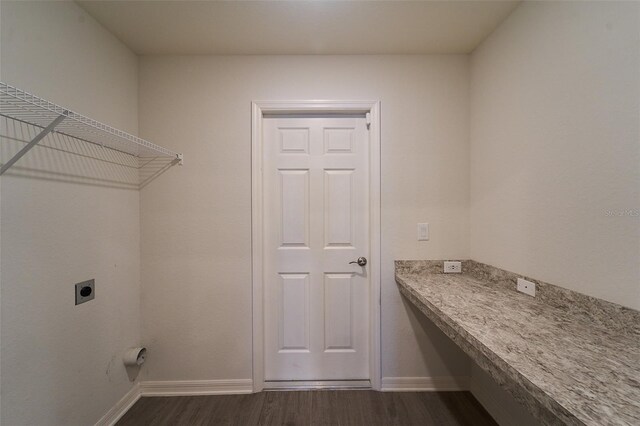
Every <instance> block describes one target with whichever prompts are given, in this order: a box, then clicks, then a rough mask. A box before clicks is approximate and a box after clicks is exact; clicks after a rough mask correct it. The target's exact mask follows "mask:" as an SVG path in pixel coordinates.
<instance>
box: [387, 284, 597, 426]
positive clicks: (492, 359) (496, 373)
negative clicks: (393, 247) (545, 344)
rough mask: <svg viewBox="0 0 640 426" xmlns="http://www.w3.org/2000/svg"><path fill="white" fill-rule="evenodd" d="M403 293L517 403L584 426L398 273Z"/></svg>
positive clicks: (554, 420)
mask: <svg viewBox="0 0 640 426" xmlns="http://www.w3.org/2000/svg"><path fill="white" fill-rule="evenodd" d="M395 280H396V283H397V284H398V285H399V289H400V291H401V293H402V294H403V295H404V296H405V297H407V298H408V299H409V300H410V301H411V302H412V303H413V304H414V305H415V306H416V307H417V308H418V309H419V310H420V311H421V312H422V313H424V314H425V315H426V316H427V317H428V318H429V319H430V320H431V321H432V322H433V323H434V324H435V325H436V326H437V327H438V328H439V329H440V330H441V331H442V332H443V333H444V334H445V335H447V337H449V338H450V339H451V340H453V341H454V342H455V343H456V345H458V346H459V347H460V348H461V349H462V350H463V351H464V352H465V353H466V354H467V355H468V356H469V357H471V358H472V359H473V360H474V361H475V362H476V363H477V364H478V365H479V366H480V367H481V368H483V369H484V370H485V371H487V372H488V373H489V374H490V375H491V377H493V378H494V380H496V381H497V382H498V384H500V385H501V386H502V387H503V388H505V389H506V390H507V391H508V392H509V393H510V394H511V395H512V396H513V397H514V398H515V399H516V400H518V401H519V402H520V403H521V404H523V405H524V406H526V407H527V408H528V409H529V411H531V413H532V414H533V415H534V416H536V417H537V418H538V419H540V420H541V421H543V422H544V423H545V424H569V425H583V424H584V423H583V422H581V421H580V420H578V419H577V418H576V417H575V416H574V415H573V414H572V413H571V412H569V411H568V410H567V409H566V408H564V407H563V406H562V405H560V404H559V403H558V402H557V401H556V400H555V399H553V398H552V397H551V396H549V395H548V394H547V393H546V392H544V390H542V389H540V388H539V387H538V386H536V385H535V384H533V383H532V382H531V381H530V380H528V379H527V378H526V377H524V376H523V375H522V374H521V373H519V372H518V370H516V369H515V368H513V367H511V365H510V364H509V363H507V362H506V361H505V360H503V359H502V358H501V357H500V356H499V355H497V354H496V353H495V352H493V351H492V350H491V349H489V348H488V347H487V346H486V345H484V344H482V342H480V341H478V339H476V338H475V337H473V336H472V335H471V334H469V333H468V332H467V331H466V330H465V329H464V328H462V327H460V326H459V325H458V324H457V323H456V322H455V321H454V320H453V319H451V318H450V317H449V316H448V315H446V314H445V313H443V312H442V311H441V310H439V309H438V308H437V307H436V306H435V305H433V304H432V303H431V302H429V301H428V300H426V299H424V298H423V297H422V296H421V295H420V294H418V293H416V292H414V291H413V289H412V288H411V286H410V285H409V284H408V283H407V282H406V281H405V280H404V279H403V278H402V276H400V275H398V273H396V274H395Z"/></svg>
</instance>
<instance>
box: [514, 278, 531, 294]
mask: <svg viewBox="0 0 640 426" xmlns="http://www.w3.org/2000/svg"><path fill="white" fill-rule="evenodd" d="M516 289H517V290H518V291H519V292H520V293H524V294H528V295H529V296H533V297H535V296H536V283H532V282H531V281H527V280H523V279H522V278H518V285H517V286H516Z"/></svg>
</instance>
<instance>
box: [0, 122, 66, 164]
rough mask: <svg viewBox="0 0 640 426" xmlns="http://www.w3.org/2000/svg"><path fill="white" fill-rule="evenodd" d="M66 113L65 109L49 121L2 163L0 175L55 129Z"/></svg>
mask: <svg viewBox="0 0 640 426" xmlns="http://www.w3.org/2000/svg"><path fill="white" fill-rule="evenodd" d="M68 114H69V111H65V112H64V113H63V115H60V116H58V117H57V118H56V119H55V120H53V121H52V122H51V124H49V125H48V126H47V127H45V128H44V129H42V131H41V132H40V133H38V134H37V135H36V137H35V138H33V139H32V140H31V142H29V143H28V144H26V145H25V146H24V147H22V149H21V150H20V151H18V153H17V154H16V155H14V156H13V157H12V158H11V159H10V160H9V161H7V162H6V163H4V164H3V165H2V167H1V168H0V175H2V174H4V172H6V171H7V170H9V167H11V166H13V165H14V164H15V162H16V161H18V160H19V159H20V158H22V156H23V155H25V154H26V153H27V152H28V151H29V150H30V149H31V148H33V147H34V146H36V145H37V144H38V142H40V141H41V140H42V139H44V137H45V136H47V135H48V134H49V133H51V132H52V131H53V129H55V128H56V126H57V125H58V124H60V122H61V121H62V120H64V119H65V118H67V115H68Z"/></svg>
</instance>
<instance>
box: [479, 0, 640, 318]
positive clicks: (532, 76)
mask: <svg viewBox="0 0 640 426" xmlns="http://www.w3.org/2000/svg"><path fill="white" fill-rule="evenodd" d="M471 64H472V65H471V211H470V217H471V228H470V229H471V240H470V241H471V258H473V259H475V260H477V261H480V262H484V263H488V264H491V265H494V266H497V267H500V268H504V269H507V270H510V271H513V272H517V273H521V274H526V275H529V276H531V277H535V278H538V279H540V280H543V281H546V282H549V283H553V284H556V285H559V286H562V287H566V288H569V289H572V290H576V291H579V292H582V293H586V294H588V295H591V296H595V297H598V298H602V299H605V300H609V301H612V302H615V303H619V304H622V305H625V306H629V307H632V308H635V309H638V308H640V285H638V283H639V282H640V262H639V261H638V259H640V184H639V183H640V144H639V143H638V141H639V136H640V4H639V3H637V2H525V3H523V4H522V5H521V6H520V7H518V9H516V10H515V12H514V13H513V14H512V15H511V16H510V17H509V18H508V19H507V20H506V21H505V22H504V23H503V24H502V25H501V26H500V27H499V28H498V29H497V30H496V31H495V32H494V33H493V34H492V35H491V36H490V37H489V38H488V39H487V40H486V41H485V42H484V43H483V44H482V45H481V46H480V47H479V48H478V49H477V50H476V51H475V52H474V53H473V55H472V57H471ZM609 212H611V213H609Z"/></svg>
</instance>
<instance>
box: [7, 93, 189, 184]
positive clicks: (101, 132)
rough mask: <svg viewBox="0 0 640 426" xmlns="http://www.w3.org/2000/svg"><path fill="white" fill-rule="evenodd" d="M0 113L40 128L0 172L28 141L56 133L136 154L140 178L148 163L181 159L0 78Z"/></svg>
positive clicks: (11, 161) (31, 143)
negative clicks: (39, 134)
mask: <svg viewBox="0 0 640 426" xmlns="http://www.w3.org/2000/svg"><path fill="white" fill-rule="evenodd" d="M0 116H2V117H3V118H5V119H11V120H15V121H17V122H18V123H21V124H23V125H29V126H34V127H35V128H36V129H40V132H41V136H40V137H38V136H36V137H34V138H33V139H32V140H31V142H30V143H29V144H27V146H26V147H25V148H26V149H25V151H24V152H21V153H18V154H19V155H16V157H17V158H15V159H14V158H12V159H11V160H10V161H7V162H5V164H4V165H3V170H2V172H4V171H6V169H7V168H8V167H10V166H11V165H12V164H13V163H14V162H15V161H17V160H18V159H19V158H20V157H21V156H22V155H24V154H25V153H26V151H28V150H29V149H31V148H32V146H30V145H33V146H35V145H36V144H37V143H38V142H39V141H40V140H42V139H44V138H45V137H46V136H47V135H50V136H55V134H58V135H61V136H62V137H70V138H73V139H76V140H79V141H82V142H86V143H89V144H93V145H98V146H100V147H102V148H108V149H110V150H114V151H117V152H119V153H124V154H128V155H130V156H133V157H137V158H138V164H139V169H140V170H141V174H142V176H141V181H143V180H144V178H145V175H144V170H143V169H144V168H145V166H147V168H148V166H149V165H153V164H158V163H159V162H160V163H163V164H164V163H167V162H169V164H175V163H181V161H182V154H179V153H177V152H173V151H171V150H169V149H166V148H164V147H161V146H159V145H156V144H154V143H152V142H149V141H147V140H144V139H141V138H139V137H137V136H134V135H131V134H129V133H126V132H123V131H122V130H118V129H115V128H113V127H111V126H108V125H106V124H103V123H101V122H99V121H96V120H93V119H91V118H89V117H86V116H84V115H82V114H78V113H76V112H74V111H71V110H69V109H66V108H64V107H62V106H60V105H56V104H54V103H52V102H49V101H47V100H45V99H42V98H39V97H37V96H34V95H32V94H30V93H27V92H25V91H23V90H20V89H18V88H16V87H13V86H10V85H8V84H6V83H3V82H0ZM147 173H148V172H147Z"/></svg>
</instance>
